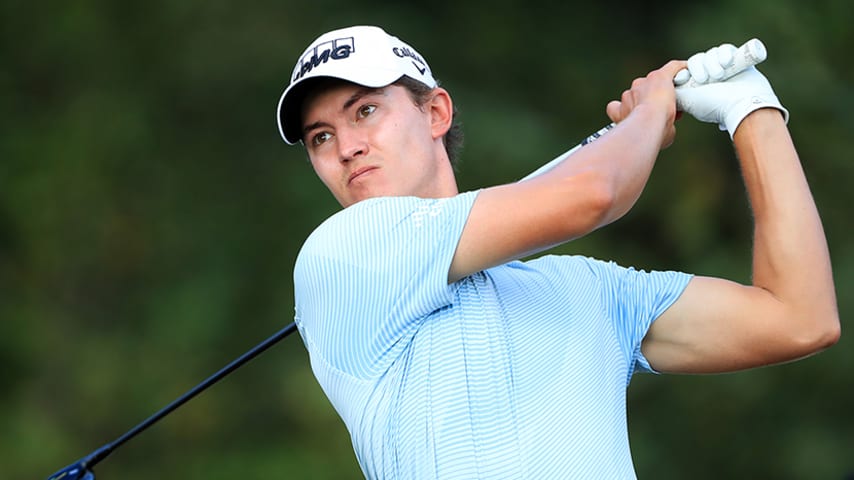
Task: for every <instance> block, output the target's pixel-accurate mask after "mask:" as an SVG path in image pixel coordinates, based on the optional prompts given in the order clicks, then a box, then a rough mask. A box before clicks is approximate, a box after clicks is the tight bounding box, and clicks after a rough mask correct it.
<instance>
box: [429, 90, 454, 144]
mask: <svg viewBox="0 0 854 480" xmlns="http://www.w3.org/2000/svg"><path fill="white" fill-rule="evenodd" d="M428 107H429V112H430V131H431V133H432V134H433V139H438V138H442V137H443V136H445V134H446V133H448V130H450V129H451V124H452V123H453V120H454V102H453V100H451V95H450V94H449V93H448V91H447V90H445V89H444V88H441V87H436V88H435V89H434V90H433V98H432V100H430V103H429V104H428Z"/></svg>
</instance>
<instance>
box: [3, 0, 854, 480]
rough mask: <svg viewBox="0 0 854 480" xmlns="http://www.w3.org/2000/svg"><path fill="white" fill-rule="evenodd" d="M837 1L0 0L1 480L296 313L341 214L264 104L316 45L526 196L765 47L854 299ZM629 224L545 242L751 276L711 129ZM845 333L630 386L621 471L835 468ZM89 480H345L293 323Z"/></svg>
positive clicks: (733, 173) (469, 162)
mask: <svg viewBox="0 0 854 480" xmlns="http://www.w3.org/2000/svg"><path fill="white" fill-rule="evenodd" d="M851 14H852V10H851V7H850V4H849V3H848V2H846V1H844V0H816V1H815V2H811V3H809V4H807V3H804V2H798V1H796V0H779V1H773V2H772V1H770V0H764V1H763V0H756V1H751V2H745V1H736V0H713V1H710V2H702V3H692V2H670V1H664V2H616V3H615V2H609V3H587V4H584V5H583V6H579V5H575V4H572V3H571V2H552V3H549V2H547V3H538V4H535V3H531V2H513V1H509V0H496V1H495V2H492V3H490V4H483V3H460V2H450V1H445V0H438V1H435V2H431V3H429V4H416V5H410V4H406V3H405V2H404V3H401V2H390V1H389V2H373V3H369V4H364V3H359V4H357V3H352V2H338V1H332V0H318V1H316V2H310V3H306V2H293V1H284V2H272V1H261V2H252V3H249V4H247V3H238V2H200V1H195V0H185V1H181V2H168V1H162V0H161V1H158V0H155V1H153V2H148V3H121V2H109V1H104V0H84V1H81V2H31V3H25V2H21V1H20V0H13V1H9V2H5V3H4V4H2V6H0V26H2V28H0V59H2V66H0V91H2V92H3V93H2V96H0V98H2V101H0V109H2V113H3V114H2V115H0V362H2V365H3V368H2V370H0V371H1V372H2V374H0V392H2V395H0V407H2V408H0V412H2V413H0V432H2V436H0V465H2V466H3V472H4V473H3V476H4V478H39V476H41V477H46V476H47V475H49V474H50V473H51V472H53V471H54V470H56V469H58V468H60V467H61V466H63V465H65V464H67V463H69V462H71V461H72V460H74V459H75V458H78V457H80V456H83V455H84V454H86V453H88V452H90V451H91V450H94V449H95V448H96V447H98V446H100V445H102V444H104V443H106V442H108V441H110V440H112V439H114V438H116V437H117V436H119V435H120V434H121V433H123V432H124V431H125V430H126V429H128V428H130V427H131V426H132V425H134V424H135V423H137V422H139V421H141V420H143V419H144V418H146V417H147V416H148V415H150V414H151V413H153V412H154V411H155V410H157V409H159V408H160V407H161V406H163V405H165V404H167V403H168V402H170V401H171V400H172V399H174V398H176V397H177V396H178V395H180V394H181V393H183V392H184V391H186V390H188V389H189V388H191V387H192V386H193V385H195V384H196V383H198V382H199V381H201V380H202V379H203V378H205V377H206V376H208V375H209V374H211V373H213V372H214V371H216V370H217V369H219V368H220V367H222V366H223V365H225V364H226V363H228V362H229V361H231V360H232V359H234V358H236V357H237V356H239V355H240V354H242V353H243V352H244V351H246V350H248V349H249V348H251V347H252V346H253V345H255V344H256V343H258V342H260V341H261V340H263V339H264V338H266V337H267V336H268V335H271V334H272V333H274V332H275V331H277V330H279V329H280V328H281V327H282V326H284V325H285V324H287V323H289V322H291V321H292V317H293V293H292V292H293V288H292V287H293V286H292V276H291V272H292V267H293V262H294V260H295V258H296V255H297V252H298V250H299V248H300V245H301V244H302V241H303V240H304V239H305V237H306V236H307V235H308V234H309V233H310V232H311V230H312V229H313V228H314V227H315V226H316V225H318V224H319V223H320V222H321V221H322V220H323V219H325V218H326V217H327V216H328V215H330V214H331V213H333V212H334V211H336V210H337V208H338V207H337V205H336V204H335V203H334V200H333V199H332V198H331V196H330V195H329V194H328V192H326V190H325V189H324V187H323V185H322V184H321V183H320V182H319V181H318V180H317V179H316V178H315V176H314V174H313V172H312V171H311V168H310V166H309V165H308V164H307V163H306V161H305V154H304V152H303V151H302V150H301V149H300V148H298V147H287V146H286V145H285V144H284V143H282V142H281V140H280V139H279V137H278V133H277V130H276V125H275V116H274V111H275V106H276V104H277V102H278V97H279V95H280V93H281V91H282V89H283V88H284V86H285V85H286V83H287V79H288V76H289V74H290V71H291V68H292V66H293V62H294V61H295V59H296V57H297V55H298V54H299V53H300V52H301V51H302V49H303V48H304V47H305V45H307V43H308V42H309V41H311V40H312V39H314V38H315V37H316V36H317V35H319V34H320V33H322V32H323V31H326V30H328V29H331V28H337V27H341V26H345V25H350V24H377V25H381V26H384V27H385V28H386V29H387V30H388V31H390V32H392V33H394V34H397V35H399V36H401V37H402V38H404V39H406V40H407V41H408V42H410V43H412V44H413V45H415V46H416V47H417V48H418V49H419V51H420V52H421V53H422V54H423V55H424V56H425V57H426V58H427V59H428V61H429V62H430V63H431V66H432V67H433V70H434V72H435V74H436V76H437V77H438V78H439V79H440V80H441V81H442V84H443V85H444V86H445V87H446V88H448V89H449V91H450V92H451V94H452V96H453V97H454V99H455V102H456V103H457V105H458V106H459V108H460V111H461V119H462V121H463V124H464V128H465V131H466V139H467V144H466V147H465V150H464V151H463V155H462V163H461V164H460V166H459V167H458V179H459V182H460V185H461V188H462V189H464V190H469V189H474V188H479V187H483V186H488V185H491V184H496V183H502V182H509V181H513V180H515V179H518V178H521V177H522V176H524V175H525V174H526V173H528V172H530V171H532V170H534V169H535V168H536V167H537V166H539V165H540V164H542V163H544V162H545V161H547V160H549V159H551V158H553V157H554V156H556V155H558V154H559V153H561V152H562V151H564V150H566V149H567V148H568V147H570V146H572V145H574V144H575V143H577V141H578V140H580V139H581V138H583V137H584V136H586V135H587V134H588V133H590V132H592V131H595V130H596V129H598V128H599V127H601V126H602V125H604V124H605V123H607V117H606V116H605V114H604V107H605V104H606V103H607V102H608V101H609V100H611V99H614V98H618V97H619V95H620V93H621V92H622V90H623V89H624V88H626V87H627V86H628V85H629V84H630V82H631V80H632V79H633V78H634V77H636V76H641V75H644V74H645V73H646V72H647V71H648V70H650V69H653V68H656V67H658V66H659V65H661V64H663V63H664V62H665V61H667V60H668V59H670V58H672V57H677V58H678V57H681V58H685V57H687V56H688V55H690V54H691V53H693V52H695V51H699V50H702V49H705V48H708V47H711V46H714V45H716V44H718V43H721V42H722V41H729V42H732V43H740V42H743V41H745V40H747V39H749V38H751V37H754V36H755V37H759V38H761V39H762V40H763V41H764V42H765V43H766V45H767V46H768V49H769V59H768V61H767V62H766V64H764V65H762V66H761V67H760V68H761V70H762V71H763V72H765V73H766V74H767V75H768V77H769V78H770V80H771V82H772V84H773V85H774V87H775V90H776V91H777V93H778V96H779V97H780V98H781V100H782V101H783V103H784V104H785V105H786V106H787V107H788V108H789V110H790V112H791V114H792V117H791V122H790V129H791V131H792V134H793V136H794V138H795V141H796V144H797V145H798V147H799V152H800V154H801V158H802V161H803V164H804V168H805V170H806V173H807V176H808V178H809V180H810V181H811V184H812V186H813V192H814V195H815V197H816V201H817V203H818V206H819V210H820V212H821V214H822V216H823V218H824V220H825V229H826V232H827V235H828V241H829V243H830V249H831V254H832V257H833V265H834V274H835V278H836V282H837V288H838V296H839V308H840V314H841V317H842V321H843V331H844V330H845V328H846V325H847V321H848V318H849V316H850V313H851V312H852V310H853V309H854V305H852V297H851V295H848V294H847V293H848V289H849V285H850V284H851V283H852V281H854V250H852V249H851V247H850V246H851V245H852V243H853V242H854V238H852V237H854V234H853V233H854V232H852V230H851V228H850V225H851V214H850V211H849V207H850V206H851V205H852V204H853V203H854V196H852V190H851V188H850V187H849V185H848V183H849V182H850V181H852V180H854V163H853V162H852V159H851V153H850V152H852V151H854V140H852V134H854V121H853V120H852V117H851V115H850V112H851V111H852V110H854V89H852V85H854V72H852V66H851V65H852V64H851V62H850V61H849V49H850V46H851V45H854V34H852V30H851V28H850V26H849V23H850V19H851ZM678 128H679V134H678V136H677V140H676V143H675V144H674V145H673V146H672V147H671V148H670V149H668V150H666V151H665V152H663V153H662V155H661V157H660V161H659V163H658V164H657V166H656V170H655V172H654V173H653V176H652V179H651V181H650V183H649V185H648V187H647V189H646V191H645V193H644V195H643V196H642V198H641V200H640V201H639V202H638V204H637V206H636V207H635V208H634V209H633V210H632V211H631V212H630V213H629V214H628V215H627V216H626V217H624V218H623V219H621V220H620V221H618V222H617V223H616V224H614V225H612V226H609V227H608V228H605V229H603V230H602V231H600V232H596V233H594V234H592V235H590V236H588V237H586V238H583V239H580V240H578V241H576V242H572V243H570V244H567V245H564V246H562V247H560V248H558V249H557V251H558V252H561V253H580V254H585V255H592V256H596V257H599V258H609V259H614V260H615V261H617V262H619V263H622V264H626V265H634V266H636V267H638V268H644V269H677V270H684V271H689V272H695V273H698V274H705V275H720V276H725V277H727V278H732V279H734V280H738V281H742V282H746V281H749V275H750V272H749V268H750V235H751V223H750V215H749V210H748V206H747V203H746V198H745V195H744V188H743V186H742V184H741V180H740V177H739V172H738V167H737V163H736V162H735V160H734V157H733V153H732V148H731V145H730V144H729V139H728V138H727V136H726V135H725V134H722V133H720V132H718V131H717V130H716V129H715V128H714V127H712V126H709V125H704V124H698V123H697V122H694V121H693V120H690V119H684V120H682V121H680V123H679V127H678ZM851 342H852V340H850V339H849V338H848V337H847V336H846V335H845V334H844V333H843V338H842V340H841V342H840V343H839V344H838V345H837V346H835V347H834V348H832V349H831V350H829V351H827V352H825V353H822V354H820V355H818V356H815V357H813V358H809V359H806V360H804V361H801V362H797V363H792V364H787V365H782V366H777V367H773V368H767V369H760V370H756V371H750V372H744V373H738V374H731V375H722V376H700V377H693V376H684V377H683V376H636V378H635V380H634V381H633V384H632V386H631V387H630V389H629V406H628V408H629V419H630V420H629V422H630V438H631V443H632V448H633V451H634V458H635V464H636V468H637V471H638V474H639V476H640V477H641V478H658V479H669V478H686V477H691V478H698V479H699V478H843V477H844V476H845V475H846V473H848V472H851V471H854V462H852V460H851V458H852V457H851V452H852V451H854V434H852V432H854V416H852V415H851V413H850V408H849V407H850V405H852V404H854V389H852V385H851V380H850V379H851V377H852V374H851V365H852V364H854V361H852V360H854V358H852V357H854V354H852V347H851V345H852V344H851ZM97 471H98V476H99V478H105V479H109V478H124V479H131V480H132V479H136V478H139V479H142V478H152V477H153V478H163V479H170V478H176V479H177V478H209V479H219V478H222V479H226V478H229V479H230V478H247V479H250V478H258V479H260V478H316V479H325V478H335V479H340V478H360V473H359V470H358V466H357V464H356V461H355V458H354V455H353V452H352V448H351V446H350V442H349V436H348V434H347V432H346V430H345V428H344V426H343V424H342V423H341V422H340V420H339V419H338V417H337V416H336V414H335V412H334V410H333V409H332V408H331V406H330V404H329V403H328V401H327V400H326V399H325V397H324V396H323V394H322V392H321V391H320V389H319V387H318V386H317V384H316V383H315V381H314V379H313V377H312V375H311V371H310V368H309V365H308V359H307V355H306V352H305V349H304V347H303V345H302V343H301V341H300V340H299V338H298V336H297V335H294V336H292V337H291V338H288V339H286V340H285V341H283V342H282V343H281V344H279V345H278V346H276V347H275V348H274V349H273V350H271V351H269V352H267V353H265V354H264V355H263V356H262V357H260V358H258V359H256V360H254V361H253V362H252V363H250V364H249V365H247V366H245V367H243V368H242V369H241V370H239V371H238V372H236V373H234V374H232V375H231V376H229V377H228V378H227V379H226V380H224V381H223V382H222V383H221V384H218V385H217V386H215V387H213V388H212V389H210V390H209V391H208V392H206V393H205V394H203V395H202V396H200V397H199V398H197V399H195V400H193V401H192V402H191V403H190V404H189V405H187V406H185V407H183V408H182V409H180V410H178V411H177V412H175V413H173V414H172V415H170V416H169V417H167V418H166V419H165V420H163V421H162V422H161V423H159V424H158V425H156V426H155V427H153V428H152V429H150V430H149V431H148V432H146V433H144V434H143V435H142V436H140V437H138V438H136V439H134V440H132V441H131V442H130V443H129V444H127V445H126V446H124V447H123V448H122V449H120V450H119V451H117V452H116V453H115V454H113V456H111V457H110V458H109V459H108V460H106V461H104V462H103V463H102V464H100V465H99V466H98V468H97Z"/></svg>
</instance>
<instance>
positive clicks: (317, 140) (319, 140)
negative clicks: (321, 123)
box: [311, 132, 332, 147]
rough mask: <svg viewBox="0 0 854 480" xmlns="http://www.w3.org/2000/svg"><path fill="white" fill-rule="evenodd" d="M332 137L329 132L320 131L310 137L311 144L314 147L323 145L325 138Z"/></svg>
mask: <svg viewBox="0 0 854 480" xmlns="http://www.w3.org/2000/svg"><path fill="white" fill-rule="evenodd" d="M330 138H332V134H331V133H329V132H320V133H318V134H317V135H315V136H313V137H311V144H312V145H314V146H315V147H317V146H320V145H323V144H324V143H326V141H327V140H329V139H330Z"/></svg>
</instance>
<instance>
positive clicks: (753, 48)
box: [673, 38, 768, 88]
mask: <svg viewBox="0 0 854 480" xmlns="http://www.w3.org/2000/svg"><path fill="white" fill-rule="evenodd" d="M766 58H768V51H767V50H766V49H765V45H764V44H763V43H762V41H761V40H759V39H758V38H751V39H750V40H748V41H746V42H745V43H744V44H743V45H742V46H740V47H738V48H737V49H736V50H735V53H733V57H732V62H730V64H729V65H727V66H725V67H724V76H723V78H721V79H720V80H718V81H723V80H726V79H728V78H730V77H732V76H733V75H735V74H737V73H739V72H742V71H744V70H745V69H747V68H750V67H752V66H754V65H757V64H760V63H762V62H764V61H765V59H766ZM673 83H674V84H675V85H676V86H678V87H687V88H691V87H696V86H697V85H698V84H697V83H696V82H695V81H694V79H693V78H691V74H690V73H689V72H688V69H687V68H684V69H682V70H680V71H679V73H677V74H676V77H674V79H673Z"/></svg>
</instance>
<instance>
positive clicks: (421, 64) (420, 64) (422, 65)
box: [391, 47, 427, 75]
mask: <svg viewBox="0 0 854 480" xmlns="http://www.w3.org/2000/svg"><path fill="white" fill-rule="evenodd" d="M391 51H392V53H394V54H395V55H397V56H398V57H400V58H406V57H409V58H411V59H412V60H414V61H413V62H412V65H414V66H415V68H416V69H418V71H419V72H420V73H421V75H424V72H426V71H427V62H425V61H424V59H423V58H421V56H420V55H418V54H417V53H415V52H414V51H413V50H412V49H410V48H407V47H403V48H401V47H394V48H392V49H391Z"/></svg>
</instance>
